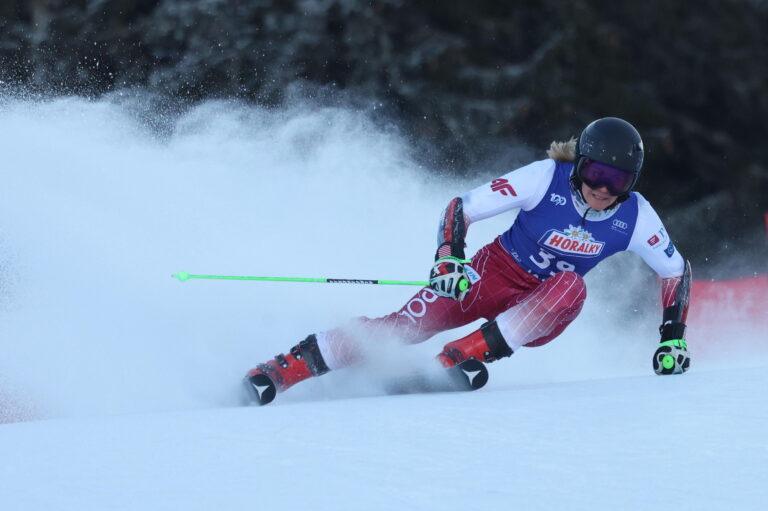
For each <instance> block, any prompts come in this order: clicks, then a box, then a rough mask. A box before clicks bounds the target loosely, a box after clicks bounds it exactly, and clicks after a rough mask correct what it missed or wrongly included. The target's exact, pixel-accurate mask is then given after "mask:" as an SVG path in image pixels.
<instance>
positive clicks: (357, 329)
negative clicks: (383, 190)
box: [316, 160, 684, 369]
mask: <svg viewBox="0 0 768 511" xmlns="http://www.w3.org/2000/svg"><path fill="white" fill-rule="evenodd" d="M554 169H555V162H554V161H553V160H542V161H540V162H534V163H532V164H530V165H527V166H525V167H522V168H520V169H518V170H515V171H513V172H510V173H508V174H506V175H504V176H502V177H501V178H499V179H496V180H493V181H492V182H491V183H487V184H485V185H482V186H480V187H478V188H476V189H474V190H472V191H470V192H469V193H467V194H465V195H463V196H462V197H457V198H455V199H453V200H452V201H451V203H450V204H449V205H448V207H447V208H446V210H445V212H444V214H443V218H442V219H441V224H440V229H439V232H438V246H439V247H440V248H439V251H438V253H439V255H447V254H449V253H451V251H452V249H453V251H455V249H456V247H458V246H460V247H461V248H462V250H463V244H464V236H465V235H466V229H467V228H468V226H469V224H470V223H472V222H473V221H477V220H482V219H484V218H488V217H490V216H493V215H496V214H499V213H501V212H504V211H507V210H510V209H514V208H521V209H522V210H524V211H529V210H532V209H533V208H535V207H536V206H537V205H538V204H539V203H540V202H541V201H542V200H547V197H545V195H546V192H547V189H548V187H549V184H550V182H551V181H552V179H553V175H554ZM499 183H503V185H504V186H503V187H501V186H499ZM504 190H506V191H507V193H503V191H504ZM510 190H512V191H514V193H510ZM499 192H501V193H499ZM633 193H634V192H633ZM570 198H571V200H572V203H573V207H575V208H576V209H577V210H578V211H579V212H580V213H582V214H583V215H584V218H587V219H589V220H592V219H593V218H595V219H597V220H600V219H601V218H606V219H607V218H610V215H611V214H612V212H611V211H610V210H609V211H594V210H590V209H589V208H588V207H587V205H586V204H584V201H583V199H582V197H581V195H580V194H579V193H578V192H577V191H575V190H573V191H572V194H571V197H570ZM558 199H559V198H558ZM640 199H641V200H640V201H639V202H640V208H639V210H638V216H637V222H636V226H635V229H634V232H633V234H632V237H631V240H630V241H629V245H628V247H627V250H629V251H632V252H635V253H637V254H639V255H640V256H641V257H642V258H643V259H644V260H645V262H646V263H648V264H649V266H651V267H652V268H653V269H654V270H655V271H656V272H657V273H658V274H659V276H660V277H661V278H662V279H663V281H662V282H663V285H662V306H663V307H668V306H669V305H671V304H672V302H673V300H674V294H675V293H674V292H675V289H676V287H677V284H678V283H679V281H680V275H682V273H683V268H684V260H683V258H682V256H680V254H679V253H677V252H676V253H675V254H673V256H669V255H665V254H664V253H663V252H661V251H659V250H656V249H655V245H656V243H654V244H649V243H648V240H649V238H650V237H652V236H659V235H663V236H666V231H665V229H664V226H663V224H662V223H661V220H660V219H659V217H658V215H657V214H656V212H655V211H654V210H653V208H652V207H651V206H650V204H649V203H648V202H647V201H646V200H645V199H643V198H642V197H641V196H640ZM553 200H554V199H553ZM619 207H620V206H619ZM590 215H592V216H590ZM444 252H445V253H444ZM471 266H472V268H474V269H475V270H476V271H477V272H478V274H479V275H480V280H479V281H478V282H476V283H475V284H474V285H473V286H472V287H471V288H470V290H469V292H468V293H467V295H466V296H465V297H464V299H463V300H462V301H456V300H453V299H451V298H444V297H439V296H437V295H436V294H435V293H434V292H433V291H432V290H431V289H429V288H424V289H422V290H420V291H419V292H417V293H416V294H415V295H414V296H413V297H412V298H411V299H410V300H408V301H407V302H406V303H405V305H404V306H403V307H402V308H400V310H398V311H396V312H393V313H391V314H389V315H387V316H383V317H380V318H375V319H371V318H359V319H358V321H357V325H356V326H354V327H351V328H350V327H342V328H337V329H333V330H329V331H326V332H320V333H318V334H316V336H317V341H318V347H319V349H320V352H321V354H322V356H323V359H324V360H325V363H326V364H327V365H328V367H329V368H330V369H339V368H342V367H346V366H349V365H352V364H354V363H355V362H357V361H359V360H360V359H361V358H362V351H363V350H362V349H361V346H360V344H359V343H360V337H361V335H362V336H365V337H369V335H367V334H370V337H377V336H380V335H386V336H389V337H397V338H399V339H401V340H402V341H403V342H406V343H418V342H422V341H425V340H427V339H429V338H430V337H432V336H433V335H435V334H437V333H439V332H442V331H445V330H449V329H453V328H457V327H460V326H463V325H467V324H469V323H472V322H473V321H475V320H477V319H481V318H483V319H485V320H488V321H490V320H495V321H496V324H497V326H498V327H499V331H500V333H501V334H502V336H503V337H504V340H505V341H506V343H507V344H508V345H509V347H510V348H512V350H517V349H518V348H519V347H520V346H529V347H533V346H541V345H542V344H546V343H548V342H549V341H551V340H552V339H554V338H555V337H557V336H558V335H560V334H561V333H562V332H563V330H564V329H565V328H566V327H567V326H568V325H569V324H570V323H571V322H572V321H573V320H574V319H575V318H576V316H577V315H578V314H579V312H580V311H581V309H582V306H583V304H584V300H585V299H586V287H585V284H584V280H583V278H582V277H581V276H580V275H579V274H577V273H576V272H573V271H561V272H557V273H554V274H553V276H551V277H549V278H546V279H544V280H542V279H541V277H539V276H536V275H534V274H532V273H531V272H529V271H527V270H525V269H524V268H523V267H522V266H521V265H520V264H518V262H517V261H515V259H514V258H513V256H512V255H511V254H510V253H509V251H508V250H507V249H506V248H505V247H504V246H503V245H502V244H501V242H500V239H499V238H496V239H495V240H494V241H493V242H491V243H489V244H488V245H486V246H484V247H482V248H481V249H480V250H479V251H478V252H477V253H476V254H475V255H474V256H473V257H472V263H471Z"/></svg>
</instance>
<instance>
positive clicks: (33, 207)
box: [0, 96, 768, 511]
mask: <svg viewBox="0 0 768 511" xmlns="http://www.w3.org/2000/svg"><path fill="white" fill-rule="evenodd" d="M138 103H140V100H139V99H135V98H134V99H129V100H124V99H123V100H121V99H120V98H119V96H115V97H113V98H110V99H104V100H99V101H88V100H85V99H80V98H59V99H55V100H46V101H39V100H37V101H35V100H24V99H14V98H2V100H1V101H0V408H2V410H0V423H3V424H0V509H2V510H113V509H114V510H132V509H137V510H164V509H185V510H187V511H191V510H209V509H221V510H226V509H271V510H273V509H281V510H282V509H312V510H315V511H323V510H331V509H382V510H384V509H387V510H390V509H436V510H450V509H468V508H471V509H589V510H595V509H697V510H700V509H733V510H736V509H764V506H765V502H766V498H768V411H767V410H766V405H768V398H767V397H766V392H767V391H766V388H768V371H767V369H768V349H767V347H766V334H765V332H764V331H755V329H751V328H749V327H748V326H746V327H745V326H744V325H743V324H741V325H738V326H737V327H735V330H734V331H735V332H737V333H738V335H734V336H733V338H732V339H723V342H720V343H717V344H714V345H712V344H711V345H708V346H697V337H698V338H703V337H704V335H703V333H704V331H705V329H708V328H710V326H711V325H696V324H691V325H690V328H689V332H688V339H689V343H690V345H691V352H692V369H691V371H690V372H689V373H688V374H686V375H683V376H680V377H657V376H655V375H654V374H653V371H652V369H651V364H650V359H651V354H652V353H653V351H654V346H655V344H656V342H657V340H658V339H657V336H658V334H657V330H656V329H657V325H658V322H659V319H660V307H659V305H658V294H659V292H658V284H657V283H656V280H655V277H654V276H653V274H652V273H651V272H650V271H649V270H648V269H646V268H645V267H644V266H643V264H642V262H641V261H639V260H638V259H636V258H635V257H634V256H632V255H621V256H617V257H614V258H612V260H610V261H608V262H607V263H605V264H604V265H603V266H601V268H599V269H598V270H595V271H594V272H593V273H591V274H590V275H588V276H587V285H588V293H589V297H588V300H587V305H586V307H585V309H584V312H583V313H582V315H581V316H580V317H579V318H578V319H577V320H576V321H575V322H574V324H573V325H572V326H570V327H569V328H568V329H567V330H566V332H565V333H564V334H563V335H562V336H561V337H560V338H559V339H557V340H556V341H554V342H552V343H551V344H549V345H547V346H544V347H541V348H536V349H526V350H521V351H520V352H518V353H516V354H514V355H513V356H512V357H511V358H510V359H507V360H503V361H501V362H498V363H495V364H493V365H491V366H490V370H491V381H490V383H489V384H488V385H487V387H486V388H484V389H482V390H480V391H478V392H475V393H466V394H432V395H411V396H386V395H383V392H382V390H381V386H382V381H383V380H384V379H385V378H386V377H385V376H384V375H386V374H389V373H390V372H393V371H397V370H400V369H401V368H400V367H398V366H401V365H405V366H409V367H416V366H419V365H421V364H427V363H429V361H430V360H431V358H432V357H433V356H434V355H435V354H436V353H437V352H438V351H439V350H440V348H441V347H442V344H443V343H445V342H447V341H449V340H451V339H454V338H456V337H457V336H458V335H461V334H463V333H466V332H468V331H471V330H472V329H473V328H476V327H477V326H478V324H475V325H472V326H468V327H466V328H464V329H460V330H456V331H453V332H447V333H444V334H442V335H440V336H438V337H436V338H435V339H432V340H430V341H428V342H426V343H424V344H421V345H418V346H413V347H407V348H396V347H392V346H387V347H384V348H382V349H380V350H379V351H380V353H377V357H376V358H377V361H376V362H373V363H371V364H370V365H368V366H366V367H364V368H361V369H358V370H349V371H340V372H337V373H332V374H329V375H326V376H324V377H323V378H319V379H315V380H311V381H309V382H305V383H302V384H300V385H298V386H297V387H295V388H294V389H291V391H289V392H287V393H285V394H282V395H280V396H278V399H277V400H276V401H275V402H274V403H273V404H271V405H269V406H268V407H263V408H256V407H240V406H238V403H239V391H240V380H241V378H242V376H243V374H244V373H245V372H246V371H247V370H248V369H249V368H250V367H252V366H253V365H255V364H257V363H259V362H262V361H264V360H266V359H268V358H270V357H272V356H273V355H275V354H277V353H279V352H285V351H287V350H288V349H289V348H290V347H291V346H292V345H293V344H295V343H296V342H298V341H299V340H301V339H303V338H304V337H305V336H306V335H307V334H309V333H312V332H315V331H318V330H321V329H326V328H329V327H333V326H335V325H337V324H339V323H341V322H344V321H346V320H347V319H348V318H351V317H353V316H356V315H368V316H376V315H382V314H386V313H388V312H391V311H392V310H395V309H397V308H398V307H400V306H401V305H402V304H403V303H404V302H405V300H407V299H408V298H409V297H410V296H411V294H412V293H413V292H415V289H414V288H403V287H386V286H352V285H338V286H334V285H320V284H277V283H254V282H208V281H190V282H187V283H184V284H182V283H179V282H178V281H176V280H174V279H171V277H170V275H171V274H172V273H174V272H177V271H188V272H192V273H220V274H235V275H243V274H251V275H278V276H308V277H345V278H380V279H385V278H388V279H408V280H411V279H414V280H423V279H424V278H425V277H426V274H427V273H428V270H429V267H430V266H431V261H432V256H433V253H434V247H435V235H436V229H437V221H438V218H439V215H440V213H441V211H442V209H443V207H444V205H445V204H446V203H447V201H448V200H449V199H450V198H451V197H453V196H455V195H456V194H458V193H460V192H461V191H463V190H466V189H469V188H471V187H474V186H477V185H479V184H481V183H483V182H485V181H486V180H488V179H489V178H491V177H493V176H491V175H489V174H488V173H487V172H486V173H483V172H482V171H478V172H477V174H476V175H474V176H473V177H470V178H468V180H466V181H463V182H459V181H454V182H449V181H447V180H439V179H437V178H435V177H433V175H432V174H429V173H427V172H425V170H424V169H419V168H418V167H417V165H416V164H414V163H413V159H412V158H411V157H410V156H409V147H408V146H407V144H406V143H405V142H404V141H403V139H402V138H401V137H399V136H398V135H397V133H396V132H395V131H394V130H387V129H383V128H380V127H376V126H374V124H372V123H371V122H369V121H368V120H367V119H366V117H365V116H364V115H363V114H360V113H355V112H353V111H349V110H345V109H341V108H322V107H318V106H313V105H312V104H306V103H301V102H299V103H297V104H296V105H295V106H293V107H291V108H285V109H276V110H265V109H259V108H255V107H250V106H245V105H242V104H237V103H229V102H209V103H205V104H202V105H200V106H198V107H195V108H194V109H192V110H190V111H189V112H187V113H186V114H184V115H183V116H181V117H180V118H178V119H170V120H169V119H159V120H158V119H152V115H151V114H149V115H147V113H146V111H145V110H144V111H143V112H144V113H143V114H142V113H140V112H142V109H141V108H139V107H138V106H137V105H138ZM159 115H160V114H158V116H159ZM155 121H157V123H155ZM150 124H153V125H154V124H160V125H165V126H166V127H167V128H170V129H166V130H162V129H161V130H158V129H152V128H151V127H150V126H149V125H150ZM542 149H543V148H542ZM543 157H544V154H543V150H542V158H543ZM512 219H513V216H512V215H501V216H500V217H497V218H494V219H490V220H487V221H484V222H482V223H479V224H477V225H473V226H472V227H471V228H470V236H469V239H468V242H469V249H468V253H469V254H471V253H473V252H474V250H476V249H477V248H479V247H480V246H482V245H483V244H485V243H487V242H489V241H491V240H492V239H493V237H494V236H495V235H496V234H498V233H500V232H501V231H502V230H503V229H504V228H506V227H507V226H508V225H509V223H510V222H511V220H512ZM667 227H668V229H669V231H670V232H671V233H672V234H673V235H674V232H675V230H674V226H673V225H669V226H667ZM694 306H695V304H694ZM728 307H729V305H728V304H723V316H722V318H721V319H718V320H717V322H718V324H719V326H720V327H722V326H723V325H724V324H725V325H727V318H728V310H727V309H728ZM714 320H715V319H714V318H713V321H714ZM723 332H724V333H727V332H728V330H727V329H725V328H724V329H723Z"/></svg>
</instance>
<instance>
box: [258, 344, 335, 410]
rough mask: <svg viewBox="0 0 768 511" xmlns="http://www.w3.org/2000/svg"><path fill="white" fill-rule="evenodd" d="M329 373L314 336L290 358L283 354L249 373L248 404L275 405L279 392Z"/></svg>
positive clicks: (298, 345) (290, 353)
mask: <svg viewBox="0 0 768 511" xmlns="http://www.w3.org/2000/svg"><path fill="white" fill-rule="evenodd" d="M328 370H329V369H328V366H327V365H325V361H324V360H323V357H322V355H321V354H320V349H319V348H318V347H317V338H316V337H315V335H314V334H313V335H310V336H309V337H307V338H306V339H304V340H303V341H301V342H300V343H299V344H297V345H296V346H294V347H293V348H291V351H290V352H289V353H288V355H283V354H282V353H281V354H279V355H277V356H276V357H275V358H274V359H272V360H269V361H267V362H265V363H264V364H259V365H258V366H256V367H254V368H253V369H251V370H250V371H248V374H246V376H245V381H244V383H245V387H246V389H247V390H248V396H249V401H252V402H255V403H256V404H259V405H265V404H267V403H270V402H272V400H273V399H275V395H276V394H277V393H278V392H283V391H284V390H286V389H288V388H289V387H292V386H293V385H296V384H297V383H299V382H300V381H304V380H306V379H307V378H311V377H312V376H320V375H321V374H325V373H327V372H328Z"/></svg>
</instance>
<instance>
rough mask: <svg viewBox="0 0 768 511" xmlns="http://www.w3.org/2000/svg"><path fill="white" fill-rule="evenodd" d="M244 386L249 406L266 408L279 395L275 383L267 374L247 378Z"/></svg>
mask: <svg viewBox="0 0 768 511" xmlns="http://www.w3.org/2000/svg"><path fill="white" fill-rule="evenodd" d="M243 384H244V385H245V390H246V395H247V400H248V404H257V405H259V406H264V405H266V404H269V403H271V402H272V401H273V400H274V399H275V396H276V395H277V387H276V386H275V382H273V381H272V380H271V379H270V377H269V376H267V375H266V374H257V375H255V376H251V377H246V378H245V379H244V380H243Z"/></svg>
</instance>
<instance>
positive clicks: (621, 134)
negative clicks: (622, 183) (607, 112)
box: [573, 117, 643, 202]
mask: <svg viewBox="0 0 768 511" xmlns="http://www.w3.org/2000/svg"><path fill="white" fill-rule="evenodd" d="M585 160H594V161H599V162H601V163H605V164H606V165H610V166H612V167H616V168H618V169H621V170H623V171H625V172H631V173H632V174H634V176H635V177H634V180H633V181H632V186H631V187H630V188H629V191H628V192H627V193H625V194H623V195H621V196H620V197H619V199H618V202H623V201H625V200H627V198H628V197H629V192H631V191H632V189H633V188H634V187H635V185H636V184H637V180H638V179H639V178H640V171H641V169H642V168H643V139H642V138H640V133H638V132H637V130H636V129H635V127H634V126H632V125H631V124H630V123H628V122H627V121H625V120H624V119H619V118H618V117H603V118H602V119H597V120H596V121H592V122H591V123H589V125H588V126H587V127H586V128H584V131H582V132H581V135H579V140H578V141H577V142H576V171H575V172H574V174H573V178H574V184H576V185H578V188H577V189H578V190H581V182H582V181H581V174H580V172H581V168H582V166H583V165H584V162H585Z"/></svg>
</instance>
